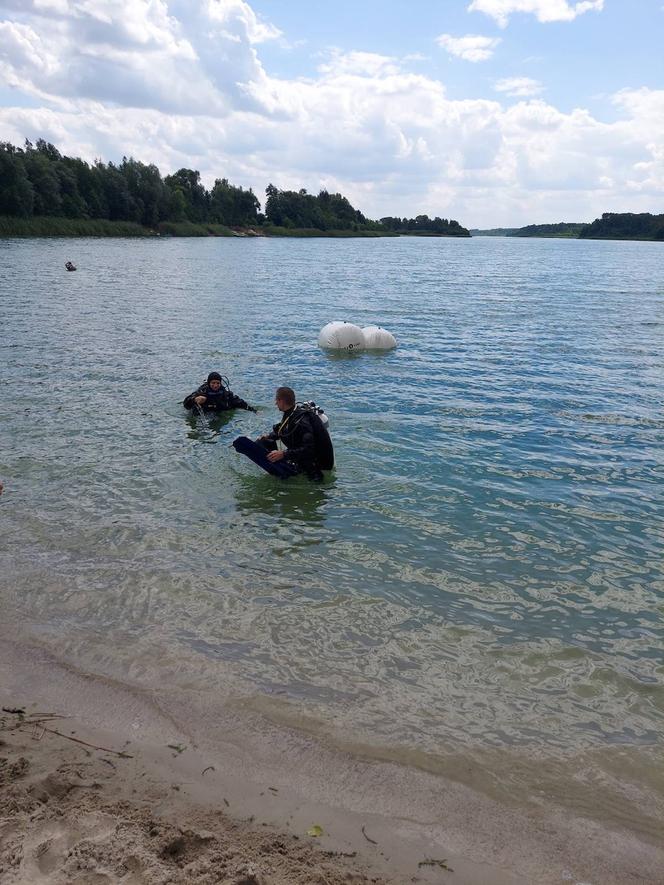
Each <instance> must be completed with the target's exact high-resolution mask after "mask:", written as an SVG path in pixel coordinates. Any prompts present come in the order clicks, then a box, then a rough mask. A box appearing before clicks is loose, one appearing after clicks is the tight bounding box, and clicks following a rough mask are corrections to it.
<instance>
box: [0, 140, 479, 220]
mask: <svg viewBox="0 0 664 885" xmlns="http://www.w3.org/2000/svg"><path fill="white" fill-rule="evenodd" d="M265 193H266V201H265V213H264V214H263V213H262V212H261V204H260V202H259V200H258V199H257V197H256V195H255V194H254V193H253V191H252V190H251V188H249V189H248V190H245V189H244V188H242V187H237V186H235V185H233V184H230V183H229V181H228V179H226V178H217V179H216V180H215V182H214V185H213V187H212V188H211V189H210V190H207V189H206V188H205V186H204V185H203V183H202V182H201V177H200V172H198V171H197V170H194V169H186V168H182V169H178V171H177V172H175V173H173V174H172V175H167V176H165V177H163V178H162V175H161V173H160V171H159V169H158V168H157V167H156V166H155V165H154V164H152V163H151V164H147V165H146V164H145V163H141V162H140V161H139V160H134V159H133V158H131V157H129V158H127V157H123V159H122V162H121V163H118V164H115V163H104V162H102V161H101V160H96V161H95V162H94V163H92V164H90V163H87V162H85V160H82V159H80V158H78V157H67V156H64V155H62V154H61V153H60V151H58V149H57V148H56V147H55V146H54V145H52V144H50V143H48V142H46V141H45V140H44V139H39V140H38V141H37V142H36V143H35V144H33V143H32V142H30V141H28V140H26V142H25V145H24V146H23V147H22V148H21V147H15V146H14V145H12V144H10V143H9V142H0V216H3V215H4V216H10V217H14V218H21V219H32V218H49V217H51V218H66V219H77V220H100V221H113V222H120V221H122V222H132V223H134V224H139V225H143V226H144V227H148V228H152V229H157V228H158V227H159V225H160V224H162V223H171V222H173V223H183V222H189V223H192V224H196V225H201V224H214V225H225V226H227V227H256V226H265V225H269V226H272V227H275V228H280V229H284V230H285V231H288V230H294V229H310V230H319V231H347V232H355V231H368V232H376V233H381V232H382V233H430V234H439V235H440V234H443V235H448V236H450V235H454V236H459V235H463V236H468V235H469V234H468V231H466V229H465V228H462V227H461V225H459V224H458V222H456V221H447V219H441V218H438V217H436V218H434V219H429V218H428V216H426V215H418V216H417V218H414V219H406V218H404V219H400V218H383V219H381V220H380V221H372V220H371V219H369V218H367V217H366V216H364V215H363V214H362V212H360V211H359V209H355V208H354V207H353V206H352V205H351V204H350V202H349V201H348V199H347V198H346V197H344V196H343V195H342V194H339V193H336V194H332V193H329V192H328V191H327V190H321V191H320V193H319V194H318V195H317V196H316V195H314V194H309V193H307V191H306V190H304V189H301V190H299V191H289V190H279V189H278V188H276V187H275V186H274V185H273V184H269V185H268V187H267V189H266V192H265Z"/></svg>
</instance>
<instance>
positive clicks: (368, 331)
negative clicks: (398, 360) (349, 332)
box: [362, 326, 397, 350]
mask: <svg viewBox="0 0 664 885" xmlns="http://www.w3.org/2000/svg"><path fill="white" fill-rule="evenodd" d="M362 334H363V335H364V346H365V347H366V349H367V350H393V349H394V348H395V347H396V346H397V339H396V338H395V337H394V335H393V334H392V333H391V332H388V331H387V329H381V327H380V326H365V327H364V328H363V329H362Z"/></svg>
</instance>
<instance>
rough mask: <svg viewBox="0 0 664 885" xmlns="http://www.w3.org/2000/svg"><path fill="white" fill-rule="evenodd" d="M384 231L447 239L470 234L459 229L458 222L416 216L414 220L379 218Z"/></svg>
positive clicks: (463, 228) (464, 229)
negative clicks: (437, 236) (440, 236)
mask: <svg viewBox="0 0 664 885" xmlns="http://www.w3.org/2000/svg"><path fill="white" fill-rule="evenodd" d="M380 222H381V224H382V225H383V227H384V228H385V229H386V230H391V231H394V232H395V233H399V234H420V235H422V236H425V235H427V234H429V235H443V236H447V237H468V236H470V232H469V231H468V230H467V229H466V228H465V227H461V225H460V224H459V222H458V221H455V220H454V219H450V220H449V221H448V219H447V218H439V217H438V216H437V215H436V217H435V218H429V216H428V215H417V216H416V217H415V218H391V217H390V216H387V217H386V218H381V220H380Z"/></svg>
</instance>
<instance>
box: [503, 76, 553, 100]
mask: <svg viewBox="0 0 664 885" xmlns="http://www.w3.org/2000/svg"><path fill="white" fill-rule="evenodd" d="M493 88H494V89H495V90H496V92H504V93H505V95H509V96H516V97H518V98H529V97H531V96H533V95H539V94H540V93H541V92H543V91H544V87H543V86H542V84H541V83H540V82H539V80H531V78H530V77H505V78H504V79H502V80H497V81H496V82H495V83H494V84H493Z"/></svg>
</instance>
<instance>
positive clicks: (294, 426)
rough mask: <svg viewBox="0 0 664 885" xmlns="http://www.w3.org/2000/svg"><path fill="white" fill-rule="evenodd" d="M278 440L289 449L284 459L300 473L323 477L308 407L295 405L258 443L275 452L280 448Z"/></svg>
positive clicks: (311, 476)
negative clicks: (300, 407) (301, 407)
mask: <svg viewBox="0 0 664 885" xmlns="http://www.w3.org/2000/svg"><path fill="white" fill-rule="evenodd" d="M278 440H280V441H281V442H282V443H283V444H284V446H285V447H286V450H287V451H286V452H285V453H284V455H285V458H284V460H286V461H288V462H289V463H290V464H292V465H293V467H295V468H297V471H298V473H299V472H303V473H306V474H307V476H308V477H309V478H310V479H322V478H323V474H322V473H321V469H320V464H319V463H318V459H317V457H316V440H315V437H314V428H313V427H312V416H311V413H310V412H309V411H308V410H307V409H299V408H297V407H295V408H293V409H289V410H288V411H287V412H284V413H283V416H282V419H281V421H280V422H279V423H278V424H275V425H274V427H273V429H272V433H269V434H268V435H267V436H266V437H264V438H263V439H260V440H258V443H259V445H261V446H263V448H265V449H267V450H268V451H269V452H273V451H275V449H277V448H278V446H277V441H278Z"/></svg>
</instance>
